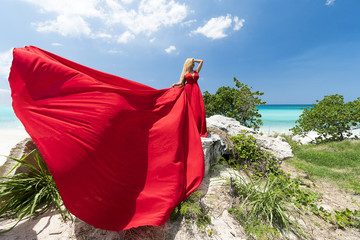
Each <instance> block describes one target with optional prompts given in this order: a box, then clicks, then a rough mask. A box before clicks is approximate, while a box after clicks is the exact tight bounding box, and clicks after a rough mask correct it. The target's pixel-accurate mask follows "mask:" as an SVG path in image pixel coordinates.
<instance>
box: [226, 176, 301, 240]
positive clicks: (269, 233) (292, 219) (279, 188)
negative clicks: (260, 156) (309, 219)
mask: <svg viewBox="0 0 360 240" xmlns="http://www.w3.org/2000/svg"><path fill="white" fill-rule="evenodd" d="M294 183H295V182H292V181H289V180H288V179H287V178H286V177H285V176H283V178H281V177H279V176H275V175H273V174H270V175H268V177H267V179H266V180H265V182H263V181H262V180H261V179H260V180H257V181H252V180H250V181H249V182H247V181H246V180H244V179H243V178H240V177H238V178H237V179H231V188H232V192H233V193H235V196H236V200H237V201H235V203H234V204H233V207H232V208H231V209H229V212H230V213H231V214H232V215H233V216H234V217H235V218H236V219H237V220H239V222H240V223H242V224H243V225H244V226H245V230H246V231H247V233H248V234H249V235H256V237H257V238H258V239H270V238H272V237H276V236H279V235H280V233H283V232H289V231H292V232H295V233H297V234H298V235H299V236H302V237H305V238H306V235H305V233H304V231H303V230H302V229H301V227H300V226H299V224H298V223H297V220H298V219H299V218H301V217H303V213H302V211H301V209H300V208H299V207H298V206H297V204H295V203H296V201H295V200H294V198H293V197H292V196H291V193H293V192H294V187H295V188H296V186H297V190H299V188H298V185H296V184H295V185H294ZM299 191H300V190H299Z"/></svg>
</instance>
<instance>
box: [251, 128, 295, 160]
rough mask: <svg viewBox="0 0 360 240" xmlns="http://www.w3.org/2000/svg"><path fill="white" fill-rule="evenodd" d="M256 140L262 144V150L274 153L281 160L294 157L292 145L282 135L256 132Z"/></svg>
mask: <svg viewBox="0 0 360 240" xmlns="http://www.w3.org/2000/svg"><path fill="white" fill-rule="evenodd" d="M254 137H255V139H256V140H255V141H256V143H257V144H259V145H260V146H261V149H262V150H265V151H267V152H269V153H272V154H273V155H274V156H275V157H276V158H277V159H278V160H279V161H282V160H284V159H287V158H291V157H294V154H293V153H292V149H291V146H290V145H289V144H288V143H287V142H286V140H285V138H283V137H281V136H277V137H276V138H274V137H269V136H265V135H260V134H255V135H254Z"/></svg>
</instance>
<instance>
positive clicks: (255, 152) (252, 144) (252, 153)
mask: <svg viewBox="0 0 360 240" xmlns="http://www.w3.org/2000/svg"><path fill="white" fill-rule="evenodd" d="M231 140H232V141H233V149H232V150H233V155H234V158H235V159H232V160H230V161H232V163H233V166H240V167H242V168H245V170H247V171H249V170H253V171H254V172H253V173H254V176H258V177H262V176H264V175H266V174H267V173H269V172H271V173H277V172H278V169H279V164H278V161H277V159H276V157H275V156H274V155H272V154H271V153H269V152H267V151H264V150H262V149H261V147H260V146H259V145H258V144H257V143H256V140H255V138H254V136H253V135H251V134H249V133H246V132H244V133H240V134H238V135H237V136H234V137H232V138H231Z"/></svg>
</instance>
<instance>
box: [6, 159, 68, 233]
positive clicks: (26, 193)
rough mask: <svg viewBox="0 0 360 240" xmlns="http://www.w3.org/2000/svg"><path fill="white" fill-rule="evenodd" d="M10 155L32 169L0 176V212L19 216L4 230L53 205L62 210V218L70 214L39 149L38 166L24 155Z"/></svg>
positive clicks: (9, 216) (12, 216)
mask: <svg viewBox="0 0 360 240" xmlns="http://www.w3.org/2000/svg"><path fill="white" fill-rule="evenodd" d="M28 156H29V155H28ZM8 158H9V159H12V160H14V161H16V162H18V163H20V164H25V165H27V166H28V167H30V168H31V169H32V170H31V171H30V172H28V173H20V174H15V175H14V176H12V177H1V179H0V216H1V217H8V218H16V219H17V220H18V221H17V222H16V223H15V225H14V226H12V227H11V228H10V229H8V230H5V231H2V232H1V233H5V232H8V231H10V230H11V229H13V228H14V227H15V226H16V225H17V224H18V223H19V222H20V221H21V219H23V218H24V217H28V216H29V217H33V216H35V215H38V214H41V213H44V212H46V211H47V210H49V209H50V208H52V207H54V208H55V209H56V210H58V211H59V212H60V213H61V216H62V217H63V219H67V218H68V217H70V214H69V213H68V211H67V210H66V209H65V210H64V209H63V203H62V200H61V198H60V194H59V192H58V189H57V187H56V185H55V182H54V180H53V178H52V176H51V174H50V172H49V170H48V169H47V168H44V166H43V165H42V164H41V160H40V156H39V154H38V153H37V152H36V153H35V160H36V163H37V165H36V166H33V165H31V164H29V163H27V162H24V160H25V158H23V159H21V160H18V159H15V158H12V157H8ZM13 169H14V168H13ZM13 169H12V170H13ZM12 170H11V171H12ZM11 171H10V172H11Z"/></svg>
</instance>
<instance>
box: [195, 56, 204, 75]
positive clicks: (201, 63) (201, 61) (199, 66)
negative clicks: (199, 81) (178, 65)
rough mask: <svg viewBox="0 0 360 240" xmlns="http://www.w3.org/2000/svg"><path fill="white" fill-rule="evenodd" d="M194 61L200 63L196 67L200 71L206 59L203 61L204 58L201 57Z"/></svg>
mask: <svg viewBox="0 0 360 240" xmlns="http://www.w3.org/2000/svg"><path fill="white" fill-rule="evenodd" d="M194 62H197V63H199V65H198V66H197V68H196V71H197V72H198V73H199V72H200V70H201V68H202V65H203V62H204V61H203V60H200V59H195V60H194Z"/></svg>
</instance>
